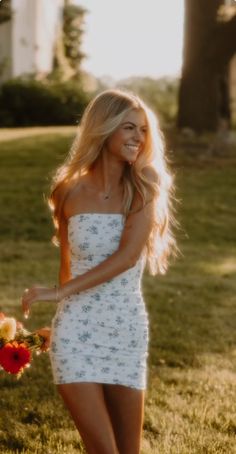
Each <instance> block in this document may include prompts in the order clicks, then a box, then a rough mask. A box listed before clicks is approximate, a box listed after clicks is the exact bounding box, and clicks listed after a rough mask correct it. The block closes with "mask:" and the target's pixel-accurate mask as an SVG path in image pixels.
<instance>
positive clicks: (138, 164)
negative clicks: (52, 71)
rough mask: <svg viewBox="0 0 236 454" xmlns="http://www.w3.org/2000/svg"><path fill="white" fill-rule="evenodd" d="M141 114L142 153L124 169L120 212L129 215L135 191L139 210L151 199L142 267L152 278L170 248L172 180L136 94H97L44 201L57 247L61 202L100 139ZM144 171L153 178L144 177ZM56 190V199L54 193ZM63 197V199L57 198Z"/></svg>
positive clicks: (157, 134) (150, 116) (156, 131)
mask: <svg viewBox="0 0 236 454" xmlns="http://www.w3.org/2000/svg"><path fill="white" fill-rule="evenodd" d="M133 109H135V110H142V111H143V112H144V114H145V117H146V121H147V135H146V141H145V144H144V149H143V150H142V153H139V155H138V157H137V159H136V161H135V163H134V164H133V165H132V166H130V165H129V164H128V163H127V164H126V165H125V167H124V172H123V176H122V180H123V181H122V183H123V212H124V215H125V216H127V215H128V214H129V213H131V212H132V208H131V205H132V200H133V196H134V193H135V191H138V193H139V194H140V196H141V199H142V203H143V206H144V205H145V204H146V203H148V201H150V199H154V200H155V215H154V222H153V228H152V230H151V233H150V235H149V238H148V240H147V243H146V246H145V256H146V264H147V267H148V269H149V272H150V273H151V274H152V275H155V274H157V273H161V274H164V273H165V271H166V269H167V266H168V257H169V255H170V254H171V253H173V252H174V251H175V250H176V243H175V239H174V235H173V233H172V226H173V224H174V218H173V215H172V214H171V211H172V203H171V200H172V189H173V182H172V176H171V174H170V172H169V171H168V169H167V164H166V159H165V156H164V149H165V146H164V140H163V135H162V133H161V131H160V128H159V125H158V121H157V118H156V116H155V114H154V113H153V112H152V111H151V109H150V108H149V107H148V106H147V105H146V104H145V103H144V102H143V101H142V100H141V99H140V98H139V97H138V96H136V95H134V94H133V93H130V92H126V91H123V90H117V89H113V90H106V91H104V92H102V93H100V94H99V95H97V96H96V97H95V98H94V99H93V100H92V101H91V102H90V103H89V104H88V106H87V108H86V110H85V112H84V114H83V117H82V120H81V123H80V126H79V129H78V133H77V135H76V137H75V139H74V141H73V143H72V146H71V149H70V151H69V153H68V156H67V157H66V159H65V161H64V163H63V164H62V165H61V166H60V167H59V168H58V169H57V170H56V172H55V174H54V176H53V178H52V185H51V192H50V195H49V198H48V203H49V206H50V209H51V210H52V216H53V221H54V226H55V229H56V231H55V235H54V237H53V242H54V244H57V245H58V244H59V243H60V234H59V225H60V217H61V214H62V209H63V205H64V202H65V199H66V197H67V195H68V193H69V190H70V188H71V187H73V185H74V184H76V183H78V180H79V179H80V177H81V176H82V175H84V174H86V173H87V172H88V171H89V170H90V169H91V167H92V166H93V165H94V163H95V162H96V160H97V159H99V158H100V157H101V154H102V150H103V147H104V144H105V142H106V140H107V139H108V138H109V137H110V136H111V135H112V133H113V132H114V131H115V130H116V129H117V128H118V127H119V126H120V124H121V123H122V121H123V119H124V117H125V116H126V115H127V113H128V112H129V111H131V110H133ZM147 168H148V169H149V170H151V173H152V174H154V176H155V178H154V180H153V178H151V179H150V178H149V177H148V176H147V172H146V170H147ZM59 188H61V189H62V188H64V189H63V190H62V191H60V197H57V196H56V195H57V194H56V193H57V190H58V189H59ZM62 194H63V195H62Z"/></svg>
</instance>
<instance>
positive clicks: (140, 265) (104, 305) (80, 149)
mask: <svg viewBox="0 0 236 454" xmlns="http://www.w3.org/2000/svg"><path fill="white" fill-rule="evenodd" d="M170 188H171V177H170V175H169V174H168V172H167V169H166V165H165V160H164V152H163V143H162V140H161V133H160V131H159V129H158V126H157V122H156V118H155V116H154V114H153V113H152V112H151V111H150V109H149V108H148V107H147V106H146V105H145V104H144V103H143V101H141V100H140V99H139V98H138V97H137V96H135V95H133V94H130V93H127V92H123V91H120V90H107V91H105V92H103V93H101V94H100V95H98V96H97V97H96V98H95V99H94V100H93V101H92V102H91V103H90V104H89V105H88V107H87V109H86V111H85V113H84V115H83V118H82V122H81V125H80V129H79V133H78V136H77V137H76V139H75V141H74V143H73V145H72V149H71V152H70V153H69V155H68V157H67V158H66V160H65V162H64V164H63V165H62V166H61V167H60V168H59V169H58V170H57V172H56V174H55V177H54V180H53V184H52V191H51V195H50V199H49V202H50V207H51V208H52V210H53V219H54V224H55V227H56V239H57V241H58V242H59V243H60V251H61V266H60V276H59V277H60V279H59V282H60V285H59V287H57V288H39V287H32V288H31V289H26V290H25V292H24V294H23V298H22V306H23V311H24V312H25V314H28V313H29V310H30V307H31V305H32V304H33V303H34V302H36V301H53V302H56V303H57V311H56V315H55V317H54V319H53V322H52V329H51V340H50V358H51V363H52V370H53V376H54V381H55V383H56V384H57V386H58V390H59V393H60V394H61V396H62V398H63V400H64V402H65V404H66V406H67V408H68V409H69V411H70V413H71V415H72V418H73V420H74V422H75V424H76V426H77V428H78V430H79V432H80V434H81V437H82V439H83V441H84V444H85V447H86V449H87V452H88V453H89V454H118V453H119V454H138V453H139V452H140V444H141V432H142V423H143V406H144V390H145V388H146V375H147V374H146V362H147V351H148V318H147V314H146V310H145V305H144V301H143V298H142V293H141V289H140V281H141V276H142V272H143V269H144V266H145V265H147V266H148V268H149V270H150V272H151V274H156V273H158V272H160V273H164V272H165V270H166V268H167V258H168V256H169V254H170V252H171V250H172V249H173V246H174V245H175V242H174V239H173V236H172V234H171V229H170V222H169V219H170V217H169V207H170V204H169V199H170V197H169V195H170ZM41 332H42V333H44V334H45V333H46V331H41Z"/></svg>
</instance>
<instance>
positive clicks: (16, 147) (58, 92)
mask: <svg viewBox="0 0 236 454" xmlns="http://www.w3.org/2000/svg"><path fill="white" fill-rule="evenodd" d="M108 87H121V88H122V87H123V88H128V89H130V90H133V91H135V92H137V93H139V94H140V95H141V97H143V98H144V99H145V101H146V102H147V103H148V104H149V105H150V106H151V107H152V108H153V109H154V111H155V112H156V113H157V115H158V117H159V119H160V123H161V126H162V130H163V133H164V138H165V142H166V156H167V160H168V164H169V166H170V168H171V171H172V173H173V174H174V176H175V178H174V181H175V187H176V190H175V197H174V200H173V203H174V207H175V215H176V218H177V220H178V223H179V227H178V228H177V229H176V236H177V242H178V246H179V249H180V254H179V257H178V258H177V259H176V260H174V259H172V260H171V263H170V265H171V266H170V268H169V270H168V273H167V274H166V275H165V276H160V275H159V276H154V277H153V276H149V275H148V274H147V273H145V274H144V278H143V293H144V299H145V302H146V305H147V309H148V313H149V317H150V348H149V358H148V361H149V367H148V371H149V372H148V391H147V394H146V406H145V420H144V433H143V443H142V451H141V452H142V454H236V446H235V434H236V418H235V415H236V387H235V382H236V331H235V327H236V299H235V295H236V259H235V257H236V228H235V219H236V203H235V201H236V184H235V182H236V130H235V127H236V1H234V0H224V1H223V0H185V1H184V0H145V1H144V0H77V1H69V0H67V1H63V0H0V195H1V197H0V312H4V313H5V314H6V315H8V316H14V317H16V318H17V319H18V320H21V321H22V322H23V323H24V325H25V327H26V328H27V329H29V330H30V331H33V330H35V329H38V328H41V327H43V326H50V323H51V320H52V317H53V315H54V313H55V305H54V304H50V303H45V304H40V303H37V304H35V305H34V307H33V310H32V315H31V317H30V318H29V320H27V321H25V320H23V316H22V311H21V295H22V293H23V290H24V289H25V288H29V287H31V286H32V285H35V284H38V285H42V286H54V285H55V283H57V282H58V271H59V250H58V248H55V247H54V246H53V245H52V243H51V237H52V235H53V232H54V228H53V224H52V219H51V213H50V210H49V208H48V206H47V196H48V194H49V191H50V183H51V177H52V174H53V172H54V171H55V169H56V168H57V167H58V166H59V165H60V164H61V163H62V162H63V160H64V159H65V157H66V156H67V153H68V150H69V149H70V147H71V143H72V141H73V138H74V136H75V133H76V131H77V125H78V124H79V122H80V118H81V115H82V113H83V111H84V108H85V106H86V105H87V103H88V101H89V100H90V99H91V98H92V97H93V96H94V95H95V94H97V93H98V92H100V91H101V90H103V89H105V88H108ZM0 383H1V412H0V454H45V453H47V454H78V453H81V454H84V453H85V450H84V447H83V444H82V442H81V439H80V437H79V436H78V433H77V431H76V430H75V427H74V425H73V423H72V421H71V419H70V417H69V415H68V414H67V412H66V411H65V408H64V406H63V404H62V401H61V399H60V398H59V396H58V394H57V390H56V388H55V386H54V385H53V383H52V374H51V367H50V363H49V358H48V355H47V354H45V355H44V354H43V355H40V356H39V357H37V358H36V357H35V358H34V360H33V361H32V367H30V368H29V369H27V370H26V371H25V372H24V374H23V376H22V378H21V379H20V380H16V379H15V377H12V376H10V375H8V374H6V373H5V372H4V371H3V370H1V369H0ZM98 423H99V422H98Z"/></svg>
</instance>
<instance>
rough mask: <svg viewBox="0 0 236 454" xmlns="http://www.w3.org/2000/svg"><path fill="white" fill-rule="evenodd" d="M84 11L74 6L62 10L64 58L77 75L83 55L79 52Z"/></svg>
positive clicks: (67, 6)
mask: <svg viewBox="0 0 236 454" xmlns="http://www.w3.org/2000/svg"><path fill="white" fill-rule="evenodd" d="M86 12H87V10H86V9H84V8H82V7H81V6H76V5H70V4H69V5H66V6H65V7H64V10H63V38H64V39H63V41H64V48H65V56H66V58H67V59H68V60H69V63H70V65H71V67H72V68H73V69H74V70H75V71H76V73H78V71H79V69H80V66H81V61H82V60H83V59H84V58H85V54H84V53H83V52H82V51H81V45H82V36H83V33H84V31H83V22H84V15H85V13H86Z"/></svg>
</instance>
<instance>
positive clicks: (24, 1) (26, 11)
mask: <svg viewBox="0 0 236 454" xmlns="http://www.w3.org/2000/svg"><path fill="white" fill-rule="evenodd" d="M11 4H12V11H13V14H12V20H11V21H9V22H7V23H5V24H2V25H1V26H0V43H1V44H0V61H2V58H3V57H8V59H9V61H10V62H11V64H10V65H9V68H10V69H9V71H10V72H9V71H8V77H9V76H10V77H17V76H20V75H23V74H32V73H37V74H38V73H39V74H45V73H48V72H50V71H51V70H52V64H53V55H54V48H55V42H56V38H57V31H58V28H59V25H60V22H61V15H62V7H63V4H64V2H63V0H12V2H11ZM5 78H6V74H5V75H4V79H5Z"/></svg>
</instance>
